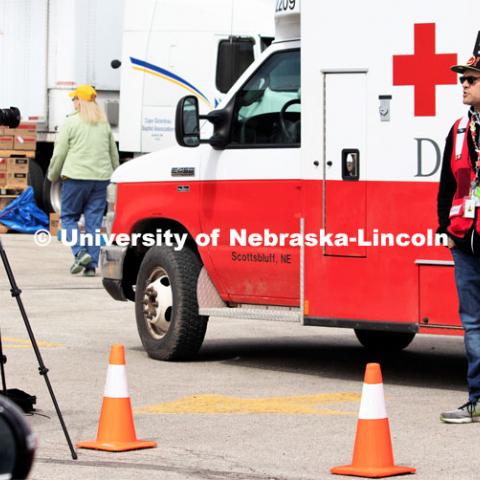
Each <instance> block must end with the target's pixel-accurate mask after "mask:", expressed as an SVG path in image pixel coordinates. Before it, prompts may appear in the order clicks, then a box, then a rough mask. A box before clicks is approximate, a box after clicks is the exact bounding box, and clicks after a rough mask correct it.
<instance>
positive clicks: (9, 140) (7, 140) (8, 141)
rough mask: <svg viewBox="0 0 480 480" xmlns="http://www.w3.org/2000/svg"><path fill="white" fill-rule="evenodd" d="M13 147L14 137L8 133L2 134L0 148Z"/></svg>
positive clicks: (8, 148) (7, 148)
mask: <svg viewBox="0 0 480 480" xmlns="http://www.w3.org/2000/svg"><path fill="white" fill-rule="evenodd" d="M12 149H13V137H12V136H7V135H1V136H0V150H12Z"/></svg>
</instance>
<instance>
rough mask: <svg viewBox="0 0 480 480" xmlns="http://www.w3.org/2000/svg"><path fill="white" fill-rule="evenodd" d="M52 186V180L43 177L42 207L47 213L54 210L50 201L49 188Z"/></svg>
mask: <svg viewBox="0 0 480 480" xmlns="http://www.w3.org/2000/svg"><path fill="white" fill-rule="evenodd" d="M51 188H52V182H51V181H50V180H49V179H48V177H45V179H44V181H43V194H42V198H43V209H44V210H45V211H46V212H47V213H52V212H54V211H55V210H54V209H53V207H52V203H51V201H50V189H51Z"/></svg>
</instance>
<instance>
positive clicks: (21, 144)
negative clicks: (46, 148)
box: [0, 134, 37, 150]
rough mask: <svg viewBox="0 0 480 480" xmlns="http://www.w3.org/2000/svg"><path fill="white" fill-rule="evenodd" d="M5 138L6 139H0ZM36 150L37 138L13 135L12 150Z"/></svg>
mask: <svg viewBox="0 0 480 480" xmlns="http://www.w3.org/2000/svg"><path fill="white" fill-rule="evenodd" d="M0 138H7V137H0ZM36 148H37V137H36V136H26V135H18V134H17V135H15V137H14V141H13V149H14V150H35V149H36Z"/></svg>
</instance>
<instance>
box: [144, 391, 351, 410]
mask: <svg viewBox="0 0 480 480" xmlns="http://www.w3.org/2000/svg"><path fill="white" fill-rule="evenodd" d="M359 401H360V394H359V393H353V392H341V393H321V394H318V395H304V396H300V397H267V398H236V397H228V396H225V395H215V394H205V395H193V396H191V397H185V398H181V399H179V400H175V401H173V402H165V403H159V404H157V405H148V406H145V407H142V408H139V409H138V410H136V412H137V413H207V414H209V413H277V414H289V415H356V414H357V413H358V412H357V411H355V412H352V411H347V410H339V409H338V408H328V407H327V405H332V406H333V405H336V404H339V403H352V402H359Z"/></svg>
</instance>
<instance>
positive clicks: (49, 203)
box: [43, 177, 62, 213]
mask: <svg viewBox="0 0 480 480" xmlns="http://www.w3.org/2000/svg"><path fill="white" fill-rule="evenodd" d="M61 183H62V182H61V181H60V180H59V181H57V182H53V183H52V182H51V181H50V180H49V179H48V177H45V180H44V181H43V209H44V210H45V211H46V212H47V213H52V212H57V213H60V205H61V198H60V196H61V188H62V187H61Z"/></svg>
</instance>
